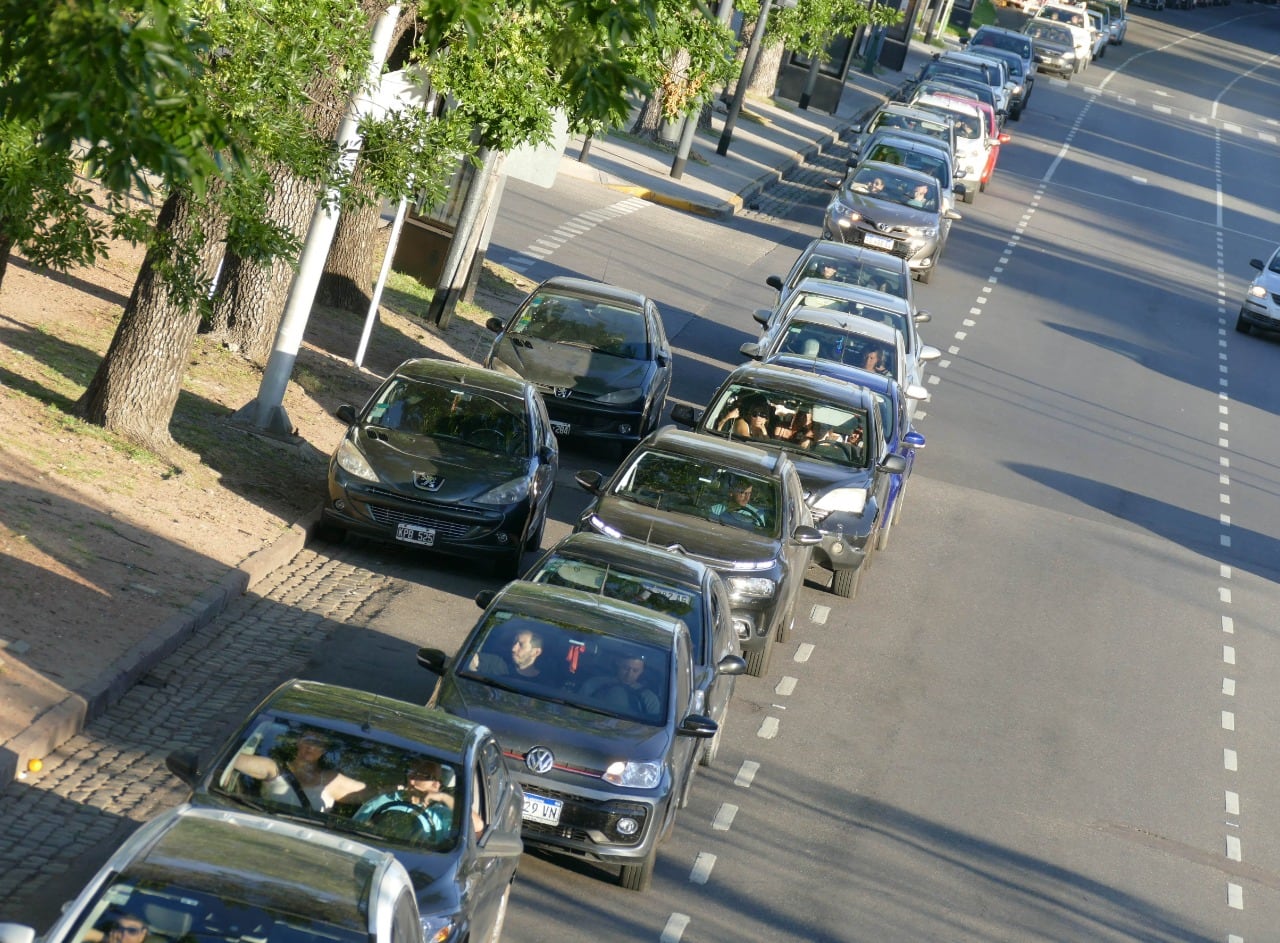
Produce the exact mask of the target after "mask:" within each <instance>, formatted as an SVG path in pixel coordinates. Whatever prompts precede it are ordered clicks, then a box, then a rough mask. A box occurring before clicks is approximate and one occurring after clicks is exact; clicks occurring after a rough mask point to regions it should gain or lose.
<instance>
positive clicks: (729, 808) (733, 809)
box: [711, 802, 738, 832]
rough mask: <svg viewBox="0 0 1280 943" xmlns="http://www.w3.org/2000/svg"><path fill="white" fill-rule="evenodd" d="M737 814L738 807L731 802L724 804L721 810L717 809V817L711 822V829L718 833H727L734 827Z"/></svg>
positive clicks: (721, 805)
mask: <svg viewBox="0 0 1280 943" xmlns="http://www.w3.org/2000/svg"><path fill="white" fill-rule="evenodd" d="M737 814H738V807H737V806H736V805H734V804H733V803H731V802H722V803H720V808H718V809H716V817H715V818H713V819H712V820H711V827H712V828H713V829H715V830H716V831H717V832H727V831H729V829H731V828H732V827H733V819H734V816H736V815H737Z"/></svg>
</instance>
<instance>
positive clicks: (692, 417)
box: [671, 403, 702, 429]
mask: <svg viewBox="0 0 1280 943" xmlns="http://www.w3.org/2000/svg"><path fill="white" fill-rule="evenodd" d="M671 421H672V422H674V423H675V424H676V425H677V426H683V427H684V428H686V429H692V428H693V427H694V426H696V425H697V424H698V423H699V422H701V421H702V410H701V409H694V408H693V407H692V406H690V405H688V404H687V403H676V404H675V405H674V406H672V407H671Z"/></svg>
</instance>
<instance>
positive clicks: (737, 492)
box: [711, 478, 765, 528]
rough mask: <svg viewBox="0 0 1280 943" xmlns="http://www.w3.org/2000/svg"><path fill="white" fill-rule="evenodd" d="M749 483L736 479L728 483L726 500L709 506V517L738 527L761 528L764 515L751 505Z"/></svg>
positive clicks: (763, 522)
mask: <svg viewBox="0 0 1280 943" xmlns="http://www.w3.org/2000/svg"><path fill="white" fill-rule="evenodd" d="M751 491H752V486H751V482H750V481H747V480H746V479H743V478H736V479H734V480H733V481H731V482H729V487H728V489H727V491H726V499H725V500H724V501H718V502H716V503H715V504H713V505H711V516H712V517H713V518H716V519H717V520H721V521H724V522H725V523H727V524H736V525H738V526H739V527H746V528H763V527H764V526H765V514H764V511H762V510H760V508H758V507H755V506H754V505H752V503H751Z"/></svg>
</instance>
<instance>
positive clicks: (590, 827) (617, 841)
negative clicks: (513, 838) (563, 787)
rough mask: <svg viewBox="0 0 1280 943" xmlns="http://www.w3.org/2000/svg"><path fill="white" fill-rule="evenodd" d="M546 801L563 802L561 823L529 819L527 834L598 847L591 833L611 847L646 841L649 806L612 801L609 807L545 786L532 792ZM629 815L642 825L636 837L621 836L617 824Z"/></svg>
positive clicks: (525, 826)
mask: <svg viewBox="0 0 1280 943" xmlns="http://www.w3.org/2000/svg"><path fill="white" fill-rule="evenodd" d="M529 791H530V792H533V793H536V794H537V795H539V796H543V797H545V798H547V799H559V800H560V801H561V802H563V803H564V807H563V808H562V809H561V810H560V824H559V825H547V824H545V823H542V822H530V821H528V820H526V821H525V822H524V824H523V825H522V826H521V831H522V832H523V833H524V834H525V835H529V836H537V835H546V836H554V837H556V838H564V839H568V840H570V841H574V842H582V843H585V844H597V842H596V840H595V838H593V837H592V833H593V832H594V833H597V834H599V833H603V834H605V835H607V836H609V844H611V845H623V846H626V845H638V844H640V842H641V841H643V840H644V832H645V830H644V821H645V819H646V818H647V817H648V814H649V807H648V806H646V805H641V804H640V803H636V802H612V801H611V802H609V803H608V804H607V805H605V804H601V803H598V802H593V801H590V800H584V799H583V798H582V797H581V796H578V795H576V794H574V793H571V792H559V791H557V790H553V789H546V788H544V787H543V786H542V784H540V783H539V784H538V785H537V786H533V787H531V788H530V790H529ZM624 815H625V816H630V817H631V818H634V819H637V820H638V821H639V822H640V828H639V829H637V830H636V834H634V835H626V836H624V835H619V834H618V833H617V831H616V829H615V828H614V823H615V822H616V821H617V820H618V819H619V818H620V817H622V816H624Z"/></svg>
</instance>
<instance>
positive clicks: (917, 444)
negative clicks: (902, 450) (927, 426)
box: [902, 429, 924, 449]
mask: <svg viewBox="0 0 1280 943" xmlns="http://www.w3.org/2000/svg"><path fill="white" fill-rule="evenodd" d="M902 442H903V444H904V445H909V446H911V447H912V448H913V449H922V448H924V436H922V435H921V434H920V433H918V432H916V430H914V429H912V430H911V431H910V432H908V433H907V434H906V435H904V436H903V437H902Z"/></svg>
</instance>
